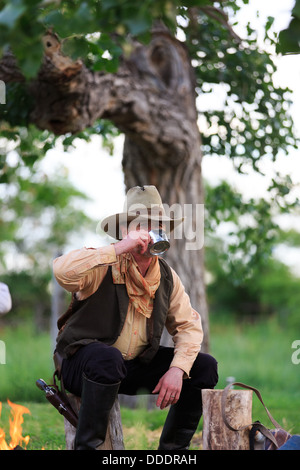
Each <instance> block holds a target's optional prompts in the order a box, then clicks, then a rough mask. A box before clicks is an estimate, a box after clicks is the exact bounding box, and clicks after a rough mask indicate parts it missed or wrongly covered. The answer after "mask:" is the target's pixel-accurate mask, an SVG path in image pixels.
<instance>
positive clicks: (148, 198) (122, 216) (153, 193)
mask: <svg viewBox="0 0 300 470" xmlns="http://www.w3.org/2000/svg"><path fill="white" fill-rule="evenodd" d="M147 220H148V221H149V220H150V221H153V222H156V223H158V222H164V224H165V225H166V232H171V231H172V230H174V228H175V227H176V226H177V225H179V224H180V223H181V222H182V221H183V218H171V217H168V215H167V214H166V211H165V207H164V205H163V203H162V200H161V197H160V194H159V192H158V190H157V188H156V187H155V186H135V187H133V188H131V189H129V190H128V192H127V194H126V198H125V202H124V207H123V212H120V213H118V214H114V215H110V216H108V217H105V219H103V220H102V222H101V228H102V230H103V231H104V232H105V233H107V234H108V235H110V236H111V237H113V238H116V239H117V240H121V239H122V234H121V231H120V224H123V225H125V226H127V225H128V224H129V223H130V222H133V221H135V224H136V225H138V224H139V223H142V222H145V221H147Z"/></svg>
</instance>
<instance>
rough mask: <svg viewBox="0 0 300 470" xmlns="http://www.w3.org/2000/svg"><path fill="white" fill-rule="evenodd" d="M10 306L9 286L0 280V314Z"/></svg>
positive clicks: (3, 313) (5, 311) (7, 310)
mask: <svg viewBox="0 0 300 470" xmlns="http://www.w3.org/2000/svg"><path fill="white" fill-rule="evenodd" d="M11 308H12V301H11V295H10V292H9V288H8V286H7V285H6V284H4V283H3V282H0V315H5V313H8V312H9V311H10V310H11Z"/></svg>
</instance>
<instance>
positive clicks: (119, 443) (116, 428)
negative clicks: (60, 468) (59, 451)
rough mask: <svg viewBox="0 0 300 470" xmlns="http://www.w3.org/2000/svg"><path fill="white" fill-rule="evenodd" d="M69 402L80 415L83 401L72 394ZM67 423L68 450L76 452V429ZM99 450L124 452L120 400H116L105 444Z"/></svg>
mask: <svg viewBox="0 0 300 470" xmlns="http://www.w3.org/2000/svg"><path fill="white" fill-rule="evenodd" d="M68 398H69V401H70V403H71V405H72V407H73V408H74V410H75V411H77V413H79V409H80V405H81V399H80V398H79V397H77V396H75V395H72V394H71V393H70V394H68ZM64 421H65V437H66V450H74V443H75V435H76V428H75V427H74V426H72V424H71V423H69V421H68V420H66V418H64ZM97 450H124V441H123V428H122V421H121V414H120V405H119V400H118V399H116V401H115V403H114V405H113V407H112V409H111V412H110V418H109V424H108V428H107V433H106V438H105V441H104V443H103V444H102V445H101V446H99V447H98V449H97Z"/></svg>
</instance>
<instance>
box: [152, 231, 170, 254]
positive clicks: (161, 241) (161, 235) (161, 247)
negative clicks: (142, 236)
mask: <svg viewBox="0 0 300 470" xmlns="http://www.w3.org/2000/svg"><path fill="white" fill-rule="evenodd" d="M149 235H150V237H151V243H149V247H148V250H149V253H150V254H151V255H152V256H159V255H162V254H163V253H165V251H167V250H168V249H169V248H170V242H169V240H168V237H167V235H166V234H165V232H164V231H163V230H161V229H160V230H150V232H149Z"/></svg>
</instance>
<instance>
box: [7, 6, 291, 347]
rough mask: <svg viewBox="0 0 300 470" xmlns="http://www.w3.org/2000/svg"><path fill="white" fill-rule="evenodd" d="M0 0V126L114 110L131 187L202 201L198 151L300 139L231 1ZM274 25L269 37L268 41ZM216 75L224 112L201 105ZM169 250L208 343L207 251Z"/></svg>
mask: <svg viewBox="0 0 300 470" xmlns="http://www.w3.org/2000/svg"><path fill="white" fill-rule="evenodd" d="M1 3H2V10H1V12H0V24H1V32H0V43H1V44H2V47H3V58H2V61H1V64H0V79H2V80H3V81H4V82H5V83H6V84H7V89H8V103H9V105H8V106H7V107H5V108H1V111H2V119H3V121H4V122H5V123H6V124H5V125H7V126H27V125H28V124H29V123H34V124H35V126H36V127H38V128H39V129H42V130H45V129H46V130H48V131H50V132H51V133H53V134H55V135H56V136H59V135H65V136H69V135H70V134H71V135H76V134H78V133H87V134H90V133H93V132H99V128H100V131H101V122H100V126H99V119H107V120H109V121H110V122H111V123H113V126H115V127H116V128H117V129H119V131H121V132H123V133H124V134H125V145H124V154H123V170H124V177H125V184H126V187H130V186H133V185H144V184H154V185H156V186H157V187H158V189H159V191H160V192H161V195H162V198H163V200H164V201H166V202H168V203H169V204H170V205H172V204H174V203H179V204H180V205H181V206H182V207H183V206H184V204H192V205H193V206H195V205H196V204H197V203H198V204H199V203H203V202H204V200H205V197H204V188H203V181H202V175H201V161H202V156H203V154H216V153H217V154H222V155H223V154H225V155H227V156H228V157H229V158H231V159H232V160H233V161H234V163H235V166H236V168H237V170H238V171H243V169H244V166H245V164H246V163H249V162H250V164H251V165H252V167H253V168H254V169H255V170H258V162H259V160H260V159H261V158H262V157H263V156H264V155H266V154H269V155H272V156H273V158H274V159H275V158H276V156H277V154H278V151H279V149H280V150H283V151H286V152H287V151H288V149H289V147H290V146H296V139H295V137H294V134H293V123H292V119H291V118H290V116H289V113H288V110H287V109H288V103H289V93H288V90H287V89H282V88H280V87H276V86H275V85H274V83H273V79H272V77H273V74H274V72H275V70H276V67H275V65H274V63H273V60H272V57H271V55H270V53H268V52H266V51H264V50H261V49H260V48H259V46H258V44H257V40H256V35H255V32H254V31H253V30H252V29H251V27H250V26H249V25H248V36H247V37H246V38H243V39H242V38H240V37H238V36H237V34H236V33H235V32H234V15H235V13H236V12H237V11H238V9H239V8H240V6H239V5H237V4H236V2H235V1H232V0H228V1H222V2H213V1H209V0H198V1H197V0H194V1H190V0H186V1H185V2H184V1H182V2H179V1H174V2H172V3H170V2H169V1H161V2H152V1H144V2H143V3H142V4H141V3H139V4H137V2H136V1H134V0H127V1H123V2H120V1H119V0H102V1H96V0H87V1H85V2H81V1H78V0H72V1H60V2H58V3H57V2H52V1H38V0H30V1H29V0H18V1H14V2H8V1H2V2H1ZM244 3H247V2H246V0H245V2H244ZM295 8H297V12H298V1H297V3H296V6H295ZM229 16H230V18H231V20H230V21H229V19H228V17H229ZM271 24H272V21H271V20H269V21H268V23H267V25H266V37H265V41H266V43H268V44H271V45H273V46H275V40H274V38H273V37H272V36H271V35H270V34H269V33H270V28H271ZM178 37H180V38H181V40H179V39H178ZM29 50H30V54H28V51H29ZM10 84H12V87H13V88H11V87H10ZM220 85H222V87H223V90H224V92H225V94H224V103H223V109H222V111H219V110H217V109H214V108H213V107H212V109H210V110H208V111H205V112H203V111H202V110H201V109H198V107H197V95H198V96H199V95H201V94H203V93H210V92H211V91H212V90H213V89H214V88H215V87H216V86H220ZM18 96H19V97H20V96H21V97H22V100H21V102H20V100H18V101H16V100H17V97H18ZM199 114H200V115H201V118H202V119H201V134H200V132H199V128H198V117H199ZM112 129H113V127H112ZM42 135H43V134H42V133H41V134H40V136H41V140H42V141H43V137H42ZM194 223H195V221H194ZM168 258H169V261H170V263H171V264H172V265H173V267H174V268H175V269H176V270H177V272H178V274H179V275H180V276H181V278H182V280H183V282H184V284H185V285H186V287H187V290H188V293H189V294H190V296H191V300H192V303H193V305H194V307H195V308H196V309H197V310H198V311H199V312H200V313H201V316H202V319H203V323H204V329H205V332H206V335H205V338H206V343H205V344H204V349H207V348H208V309H207V303H206V296H205V282H204V250H203V249H202V250H198V251H186V250H184V240H175V241H174V248H173V249H172V251H170V252H169V253H168Z"/></svg>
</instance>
